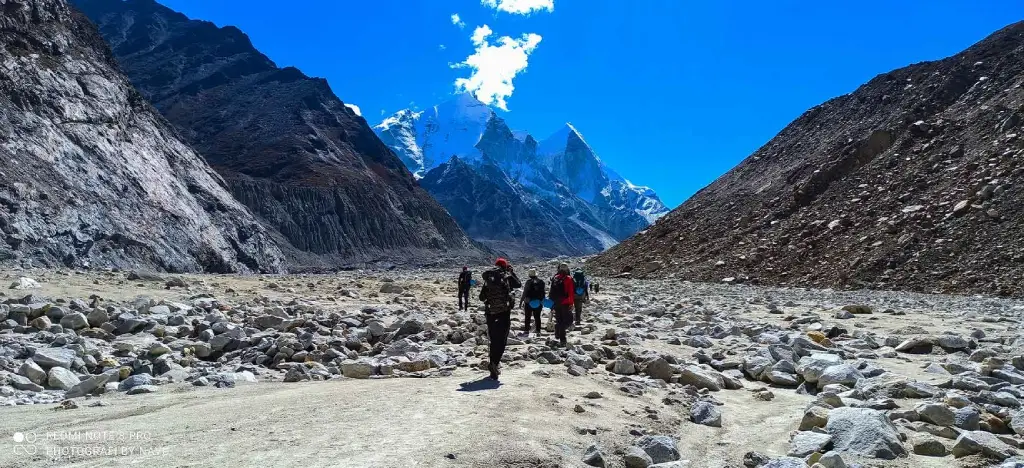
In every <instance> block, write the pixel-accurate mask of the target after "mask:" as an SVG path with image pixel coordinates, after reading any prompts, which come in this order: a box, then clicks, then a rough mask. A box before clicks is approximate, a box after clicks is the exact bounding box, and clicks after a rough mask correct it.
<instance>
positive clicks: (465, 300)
mask: <svg viewBox="0 0 1024 468" xmlns="http://www.w3.org/2000/svg"><path fill="white" fill-rule="evenodd" d="M459 310H469V286H468V285H467V286H465V287H462V286H459Z"/></svg>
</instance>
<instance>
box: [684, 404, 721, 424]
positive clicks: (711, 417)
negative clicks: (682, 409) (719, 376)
mask: <svg viewBox="0 0 1024 468" xmlns="http://www.w3.org/2000/svg"><path fill="white" fill-rule="evenodd" d="M690 421H693V422H695V423H697V424H701V425H704V426H710V427H722V411H721V410H719V409H718V406H717V405H715V404H714V403H711V402H710V401H706V400H700V401H697V402H695V403H694V404H693V405H692V406H691V407H690Z"/></svg>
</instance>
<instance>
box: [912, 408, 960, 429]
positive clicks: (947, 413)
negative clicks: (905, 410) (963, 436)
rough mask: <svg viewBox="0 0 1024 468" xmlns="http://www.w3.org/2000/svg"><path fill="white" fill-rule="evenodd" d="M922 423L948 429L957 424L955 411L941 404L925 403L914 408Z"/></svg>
mask: <svg viewBox="0 0 1024 468" xmlns="http://www.w3.org/2000/svg"><path fill="white" fill-rule="evenodd" d="M914 411H916V412H917V415H918V417H920V418H921V420H922V421H924V422H928V423H932V424H935V425H936V426H943V427H948V426H952V425H953V423H955V422H956V417H955V415H954V414H953V410H952V409H951V408H950V407H948V406H946V405H943V404H941V403H923V404H920V405H917V407H916V408H914Z"/></svg>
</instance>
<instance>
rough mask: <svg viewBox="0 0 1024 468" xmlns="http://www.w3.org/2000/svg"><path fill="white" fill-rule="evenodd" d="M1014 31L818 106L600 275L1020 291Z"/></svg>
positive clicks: (1023, 119) (614, 257) (1021, 49)
mask: <svg viewBox="0 0 1024 468" xmlns="http://www.w3.org/2000/svg"><path fill="white" fill-rule="evenodd" d="M1022 126H1024V23H1017V24H1014V25H1011V26H1009V27H1007V28H1005V29H1003V30H1001V31H999V32H997V33H995V34H993V35H992V36H990V37H989V38H987V39H985V40H984V41H982V42H980V43H978V44H976V45H974V46H972V47H971V48H969V49H967V50H966V51H964V52H962V53H960V54H958V55H956V56H953V57H950V58H947V59H944V60H940V61H936V62H928V63H921V64H916V65H912V66H909V67H906V68H903V69H900V70H896V71H893V72H891V73H886V74H883V75H880V76H878V77H876V78H875V79H873V80H871V81H870V82H869V83H867V84H865V85H864V86H862V87H860V88H859V89H858V90H857V91H855V92H854V93H852V94H849V95H845V96H841V97H838V98H836V99H833V100H831V101H828V102H826V103H824V104H822V105H820V106H817V107H815V108H813V109H811V110H809V111H808V112H807V113H805V114H804V115H803V116H801V117H800V118H799V119H797V120H796V121H795V122H793V123H792V124H790V125H789V126H788V127H786V128H785V129H784V130H783V131H782V132H781V133H780V134H779V135H778V136H776V137H775V138H774V139H772V140H771V141H770V142H768V144H767V145H765V146H764V147H762V148H761V149H759V150H758V151H757V152H756V153H754V154H753V155H752V156H750V157H749V158H747V159H746V160H745V161H743V162H742V163H741V164H740V165H739V166H737V167H736V168H734V169H733V170H731V171H729V172H728V173H727V174H725V175H724V176H722V177H721V178H719V179H718V180H717V181H715V182H714V183H713V184H711V185H710V186H708V187H706V188H705V189H703V190H701V191H700V192H698V193H697V194H696V195H694V196H693V198H691V199H690V200H688V201H687V202H686V203H684V204H683V205H682V206H681V207H679V208H678V209H676V210H675V211H673V212H672V213H671V214H669V215H668V216H666V217H664V218H663V219H662V220H661V221H659V222H658V223H657V224H656V225H654V226H652V227H651V228H650V229H648V230H647V231H645V232H643V233H641V234H638V235H637V236H635V237H634V238H632V239H630V240H629V241H627V242H624V243H622V244H620V245H619V246H617V247H616V248H614V249H612V250H610V251H608V252H606V253H605V254H603V255H602V256H600V257H599V258H597V259H595V260H594V262H593V264H594V265H599V266H600V267H601V268H603V269H604V270H606V271H608V272H616V273H617V272H620V271H624V270H630V269H631V270H632V272H633V274H634V275H639V276H664V275H670V274H677V275H678V276H679V277H682V278H692V279H702V280H716V281H717V280H721V279H723V278H726V277H732V278H736V279H737V280H743V279H746V278H749V280H751V281H757V282H761V283H770V284H788V285H810V286H840V287H873V288H883V289H911V290H924V291H933V290H939V291H948V292H959V293H988V294H1009V295H1017V296H1019V295H1022V294H1024V206H1022V205H1021V204H1020V200H1021V199H1022V197H1024V187H1022V182H1024V166H1022V164H1021V162H1022V161H1024V138H1022V133H1024V127H1022Z"/></svg>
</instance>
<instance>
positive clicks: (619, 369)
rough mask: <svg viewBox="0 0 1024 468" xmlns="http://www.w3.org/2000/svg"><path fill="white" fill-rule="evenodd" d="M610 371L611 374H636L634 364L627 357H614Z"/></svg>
mask: <svg viewBox="0 0 1024 468" xmlns="http://www.w3.org/2000/svg"><path fill="white" fill-rule="evenodd" d="M611 371H612V373H613V374H619V375H633V374H636V364H634V363H633V361H630V360H629V359H616V360H615V361H614V362H612V365H611Z"/></svg>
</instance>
